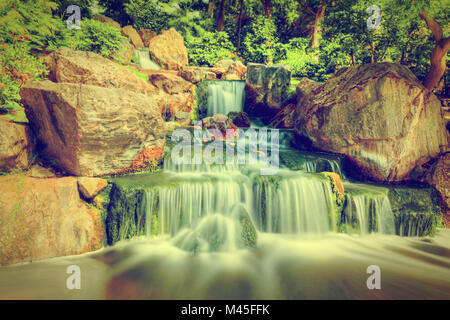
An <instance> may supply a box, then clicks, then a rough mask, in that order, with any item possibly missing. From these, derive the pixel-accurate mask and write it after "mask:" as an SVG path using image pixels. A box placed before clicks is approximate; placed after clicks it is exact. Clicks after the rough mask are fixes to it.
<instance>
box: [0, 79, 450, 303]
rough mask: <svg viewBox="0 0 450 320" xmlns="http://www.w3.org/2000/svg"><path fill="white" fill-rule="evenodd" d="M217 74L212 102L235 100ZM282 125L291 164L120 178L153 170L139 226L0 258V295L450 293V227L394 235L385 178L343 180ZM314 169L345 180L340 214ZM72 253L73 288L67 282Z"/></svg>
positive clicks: (178, 167)
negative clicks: (32, 255) (125, 233)
mask: <svg viewBox="0 0 450 320" xmlns="http://www.w3.org/2000/svg"><path fill="white" fill-rule="evenodd" d="M224 83H227V84H223V85H222V86H219V85H217V86H216V85H215V84H214V85H212V86H211V87H210V88H209V89H210V90H211V93H210V94H211V95H212V96H213V99H212V100H211V104H210V107H211V109H210V111H211V112H213V113H217V112H222V111H224V112H229V111H239V108H241V106H239V107H238V103H237V102H236V103H235V104H233V103H229V104H228V102H230V101H238V100H239V99H241V98H240V97H236V95H240V93H239V92H240V90H241V89H240V88H238V86H242V84H243V82H231V81H229V82H224ZM242 90H243V88H242ZM225 102H227V104H226V106H224V103H225ZM290 134H291V133H289V131H284V132H281V134H280V147H279V151H280V157H282V158H283V157H287V156H290V157H292V156H293V157H294V158H295V161H296V164H297V165H296V166H291V167H290V168H288V167H287V166H285V165H282V167H281V168H280V169H279V170H278V172H277V173H276V174H274V175H270V176H264V175H261V174H260V168H261V167H263V166H264V165H265V163H264V162H262V163H261V162H258V163H256V164H253V165H248V164H247V165H237V164H226V163H225V164H221V165H206V164H205V163H201V164H193V165H190V164H175V163H174V162H173V161H172V159H171V157H166V158H165V162H164V167H163V170H162V171H160V172H157V173H153V174H149V175H138V176H136V177H135V178H134V177H124V179H128V181H132V183H131V184H133V181H134V180H133V179H135V184H136V185H139V184H140V183H141V182H142V181H157V183H156V182H155V183H148V184H146V185H145V187H144V195H143V201H142V204H141V210H143V212H144V216H145V221H146V225H145V230H146V231H145V234H144V235H142V236H139V237H136V238H134V239H130V240H126V239H124V240H122V241H120V242H118V243H116V244H115V245H113V246H110V247H106V248H104V249H102V250H100V251H97V252H94V253H90V254H85V255H80V256H71V257H61V258H54V259H47V260H43V261H36V262H33V263H25V264H20V265H13V266H4V267H1V268H0V299H5V298H23V299H35V298H40V299H105V298H107V299H117V298H119V299H450V250H449V245H450V230H447V229H438V230H437V232H436V235H434V236H433V237H422V238H419V237H401V236H400V235H396V234H395V222H394V214H393V212H392V209H391V206H390V203H389V199H388V197H387V189H386V188H385V187H381V186H373V185H368V184H363V183H359V182H358V183H355V182H351V181H348V180H346V179H345V175H344V174H343V172H342V171H343V170H342V169H341V166H340V164H339V162H338V161H337V160H335V159H331V158H330V157H329V156H327V155H322V154H314V153H306V152H305V153H303V152H300V151H298V150H294V149H292V148H291V147H290V145H289V143H287V142H286V141H288V140H289V135H290ZM266 147H267V146H266ZM167 148H168V153H170V147H169V146H168V147H167ZM269 149H270V148H269ZM286 159H287V158H286ZM293 168H294V169H293ZM324 168H325V170H324ZM321 171H331V172H336V173H339V174H340V175H341V177H342V178H343V179H344V188H345V190H346V201H347V206H346V207H345V210H344V213H343V216H342V220H341V218H340V217H337V216H336V209H337V207H336V206H337V203H336V201H335V198H334V196H333V186H332V183H331V180H330V179H328V177H327V176H326V175H323V174H321V173H320V172H321ZM120 179H121V178H118V180H120ZM402 230H403V229H402ZM404 233H406V234H403V233H402V234H401V235H405V236H414V235H415V233H414V230H411V232H410V233H409V234H408V232H404ZM74 264H75V265H78V266H80V269H81V279H82V280H81V289H80V290H68V289H67V288H66V279H67V277H68V275H67V274H66V268H67V266H69V265H74ZM372 265H376V266H378V267H379V268H380V270H381V289H379V290H378V289H376V290H369V289H368V287H367V278H368V277H369V276H370V274H368V273H367V268H368V267H369V266H372Z"/></svg>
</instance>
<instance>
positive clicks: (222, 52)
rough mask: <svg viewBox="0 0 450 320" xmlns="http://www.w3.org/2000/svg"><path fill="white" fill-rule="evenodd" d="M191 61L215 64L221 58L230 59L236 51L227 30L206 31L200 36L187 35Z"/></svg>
mask: <svg viewBox="0 0 450 320" xmlns="http://www.w3.org/2000/svg"><path fill="white" fill-rule="evenodd" d="M185 40H186V41H185V42H186V47H187V50H188V55H189V62H190V64H192V65H196V66H213V65H215V64H216V63H217V61H219V60H221V59H230V58H231V57H232V56H235V55H233V53H234V52H235V51H236V49H235V47H234V46H233V44H232V43H231V41H230V40H229V39H228V34H227V33H225V32H208V31H204V32H202V33H201V35H200V36H198V37H195V36H192V35H190V34H187V36H186V39H185Z"/></svg>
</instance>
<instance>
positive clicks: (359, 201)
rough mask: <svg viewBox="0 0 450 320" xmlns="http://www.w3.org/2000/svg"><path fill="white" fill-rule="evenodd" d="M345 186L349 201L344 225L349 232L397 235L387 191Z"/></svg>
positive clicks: (377, 188)
mask: <svg viewBox="0 0 450 320" xmlns="http://www.w3.org/2000/svg"><path fill="white" fill-rule="evenodd" d="M344 186H345V189H346V190H347V193H346V198H347V199H346V206H345V209H344V213H343V221H342V223H343V224H344V225H345V227H344V228H345V229H347V231H350V232H351V231H356V232H358V233H360V234H368V233H372V232H377V233H384V234H394V233H395V223H394V215H393V213H392V210H391V206H390V202H389V198H388V196H387V190H386V189H384V188H381V187H374V186H368V185H361V184H350V183H345V184H344ZM355 229H356V230H355Z"/></svg>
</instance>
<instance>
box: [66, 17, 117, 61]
mask: <svg viewBox="0 0 450 320" xmlns="http://www.w3.org/2000/svg"><path fill="white" fill-rule="evenodd" d="M69 38H70V40H69V46H70V47H71V48H73V49H75V50H81V51H91V52H95V53H98V54H101V55H102V56H104V57H112V56H113V55H114V54H115V53H116V52H118V51H119V50H120V49H121V42H122V41H123V40H124V37H123V36H122V35H121V33H120V31H119V30H117V29H116V28H114V27H112V26H110V25H108V24H105V23H102V22H100V21H96V20H90V19H83V20H82V21H81V28H80V29H72V30H70V33H69Z"/></svg>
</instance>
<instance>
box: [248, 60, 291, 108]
mask: <svg viewBox="0 0 450 320" xmlns="http://www.w3.org/2000/svg"><path fill="white" fill-rule="evenodd" d="M290 83H291V70H290V68H289V66H287V65H282V64H276V65H271V66H267V65H264V64H259V63H249V64H248V65H247V79H246V90H247V91H253V92H256V94H257V96H256V97H255V98H254V99H255V100H256V102H259V103H262V104H264V105H266V106H267V107H268V108H275V109H280V108H282V107H283V102H284V101H285V100H286V99H287V98H288V91H289V86H290ZM247 103H250V104H254V103H255V101H247ZM249 107H250V108H251V107H252V106H249Z"/></svg>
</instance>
